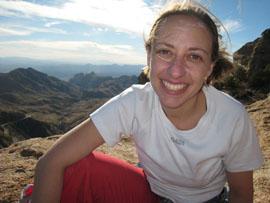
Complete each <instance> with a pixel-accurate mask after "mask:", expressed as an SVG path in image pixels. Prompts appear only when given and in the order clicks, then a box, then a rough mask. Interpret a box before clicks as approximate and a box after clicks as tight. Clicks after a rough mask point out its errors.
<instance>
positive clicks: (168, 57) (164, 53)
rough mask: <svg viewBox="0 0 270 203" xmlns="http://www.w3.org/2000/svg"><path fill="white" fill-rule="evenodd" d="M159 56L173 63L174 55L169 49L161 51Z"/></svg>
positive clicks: (158, 53)
mask: <svg viewBox="0 0 270 203" xmlns="http://www.w3.org/2000/svg"><path fill="white" fill-rule="evenodd" d="M156 54H157V56H158V57H159V58H161V59H162V60H165V61H171V60H172V59H173V58H174V54H173V53H172V52H171V51H170V50H167V49H160V50H157V52H156Z"/></svg>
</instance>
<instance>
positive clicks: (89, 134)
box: [32, 119, 104, 203]
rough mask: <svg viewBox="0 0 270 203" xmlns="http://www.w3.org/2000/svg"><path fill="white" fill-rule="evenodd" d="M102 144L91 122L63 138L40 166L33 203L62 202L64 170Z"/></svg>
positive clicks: (83, 124)
mask: <svg viewBox="0 0 270 203" xmlns="http://www.w3.org/2000/svg"><path fill="white" fill-rule="evenodd" d="M103 143H104V140H103V138H102V137H101V135H100V134H99V132H98V130H97V129H96V127H95V125H94V124H93V122H92V121H91V120H90V119H87V120H85V121H84V122H82V123H81V124H79V125H78V126H76V127H75V128H73V129H72V130H70V131H69V132H67V133H66V134H65V135H63V136H62V137H61V138H60V139H59V140H58V141H57V142H56V143H55V144H54V145H53V146H52V148H51V149H50V150H49V151H48V152H47V153H46V154H45V155H44V156H43V157H42V158H41V159H40V160H39V161H38V163H37V166H36V171H35V180H34V193H33V200H32V202H33V203H35V202H38V203H42V202H46V203H47V202H50V203H54V202H60V198H61V191H62V182H63V174H64V170H65V168H66V167H67V166H69V165H71V164H72V163H74V162H76V161H78V160H79V159H81V158H83V157H84V156H86V155H88V154H89V153H90V152H91V151H93V150H94V149H95V148H97V147H98V146H100V145H101V144H103Z"/></svg>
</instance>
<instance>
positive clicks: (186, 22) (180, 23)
mask: <svg viewBox="0 0 270 203" xmlns="http://www.w3.org/2000/svg"><path fill="white" fill-rule="evenodd" d="M193 29H200V30H206V31H207V32H208V30H207V28H206V26H205V24H204V23H203V22H202V21H201V20H199V19H198V18H196V17H193V16H187V15H173V16H169V17H167V18H166V19H164V20H162V21H161V22H160V24H159V26H158V29H157V33H156V34H162V33H163V32H165V33H166V32H169V31H176V32H177V31H185V30H193Z"/></svg>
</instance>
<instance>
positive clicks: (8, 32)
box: [0, 27, 31, 36]
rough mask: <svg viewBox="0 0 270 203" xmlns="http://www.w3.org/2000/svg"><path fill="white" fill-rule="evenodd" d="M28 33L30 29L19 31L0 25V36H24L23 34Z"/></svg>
mask: <svg viewBox="0 0 270 203" xmlns="http://www.w3.org/2000/svg"><path fill="white" fill-rule="evenodd" d="M30 34H31V32H30V31H20V30H16V29H10V28H5V27H0V36H9V35H17V36H24V35H30Z"/></svg>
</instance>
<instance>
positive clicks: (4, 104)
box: [0, 68, 137, 148]
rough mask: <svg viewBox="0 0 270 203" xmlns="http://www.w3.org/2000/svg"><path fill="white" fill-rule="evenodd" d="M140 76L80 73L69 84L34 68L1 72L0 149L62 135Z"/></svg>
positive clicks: (135, 81)
mask: <svg viewBox="0 0 270 203" xmlns="http://www.w3.org/2000/svg"><path fill="white" fill-rule="evenodd" d="M134 83H137V76H120V77H107V76H98V75H96V74H95V73H93V72H92V73H89V74H78V75H75V76H74V77H73V78H71V79H70V80H69V81H63V80H60V79H58V78H55V77H52V76H48V75H47V74H45V73H42V72H39V71H37V70H35V69H33V68H27V69H23V68H18V69H15V70H12V71H10V72H8V73H0V104H1V106H0V148H1V147H6V146H8V145H9V144H11V143H13V142H16V141H19V140H23V139H28V138H31V137H40V136H41V137H44V136H48V135H52V134H58V133H63V132H64V131H66V130H68V129H70V128H71V127H73V126H74V125H76V124H77V123H79V122H80V121H82V120H83V119H85V118H86V117H87V116H88V114H89V113H90V112H92V111H93V110H94V109H96V108H97V107H98V106H100V105H101V104H103V103H104V102H105V101H106V100H107V99H109V98H110V97H112V96H114V95H116V94H118V93H119V92H121V91H123V90H124V89H125V88H127V87H129V86H130V85H132V84H134Z"/></svg>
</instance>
